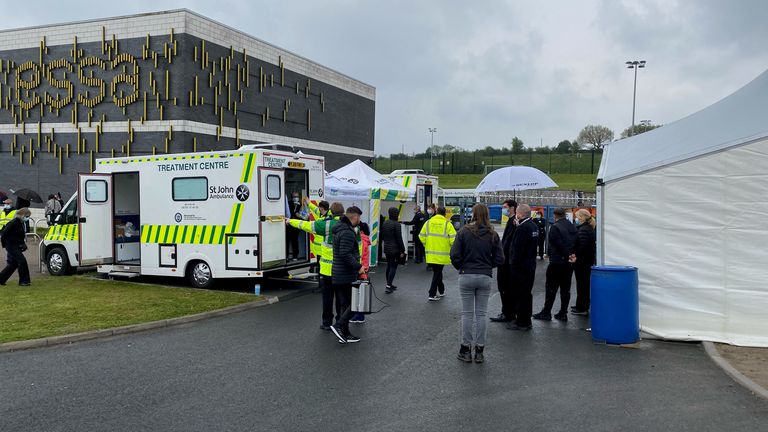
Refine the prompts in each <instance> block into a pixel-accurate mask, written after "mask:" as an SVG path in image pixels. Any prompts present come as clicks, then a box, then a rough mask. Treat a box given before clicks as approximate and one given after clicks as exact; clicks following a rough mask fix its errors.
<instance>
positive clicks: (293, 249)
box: [285, 192, 304, 261]
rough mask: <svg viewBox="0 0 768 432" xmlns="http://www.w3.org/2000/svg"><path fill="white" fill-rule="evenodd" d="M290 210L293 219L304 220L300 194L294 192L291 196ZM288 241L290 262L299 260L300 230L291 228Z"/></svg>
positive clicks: (286, 235) (286, 234)
mask: <svg viewBox="0 0 768 432" xmlns="http://www.w3.org/2000/svg"><path fill="white" fill-rule="evenodd" d="M288 209H289V211H290V213H291V219H304V218H303V217H302V215H301V200H299V193H298V192H293V193H292V194H291V202H289V203H288ZM285 237H286V241H287V246H286V249H287V252H288V257H289V259H290V260H294V261H295V260H297V259H299V230H298V229H296V228H294V227H293V226H289V227H288V229H287V230H286V233H285Z"/></svg>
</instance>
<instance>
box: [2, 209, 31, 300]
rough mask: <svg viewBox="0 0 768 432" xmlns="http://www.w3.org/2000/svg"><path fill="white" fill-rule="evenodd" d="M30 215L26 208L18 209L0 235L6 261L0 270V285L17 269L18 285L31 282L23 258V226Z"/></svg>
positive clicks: (26, 284) (24, 233)
mask: <svg viewBox="0 0 768 432" xmlns="http://www.w3.org/2000/svg"><path fill="white" fill-rule="evenodd" d="M30 215H31V212H30V211H29V209H28V208H26V207H25V208H22V209H19V210H18V211H17V212H16V214H15V215H14V217H13V219H12V220H11V221H10V222H8V223H7V224H6V225H5V228H4V229H3V233H2V235H0V244H2V246H3V248H5V252H6V261H7V264H6V266H5V268H4V269H3V270H2V271H0V285H5V283H6V282H8V278H10V277H11V275H12V274H13V272H15V271H16V270H18V271H19V286H29V285H30V284H31V282H32V281H31V280H30V278H29V266H28V265H27V259H26V258H24V251H25V250H27V243H26V241H25V237H26V229H25V228H24V226H25V224H26V223H27V222H29V216H30Z"/></svg>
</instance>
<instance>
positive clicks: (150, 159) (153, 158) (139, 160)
mask: <svg viewBox="0 0 768 432" xmlns="http://www.w3.org/2000/svg"><path fill="white" fill-rule="evenodd" d="M246 156H251V157H253V153H230V154H196V155H187V156H151V157H139V158H130V159H102V160H99V161H97V164H98V165H115V164H121V163H142V162H163V161H177V160H191V159H214V158H228V157H246Z"/></svg>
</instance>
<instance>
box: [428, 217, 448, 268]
mask: <svg viewBox="0 0 768 432" xmlns="http://www.w3.org/2000/svg"><path fill="white" fill-rule="evenodd" d="M455 239H456V229H454V228H453V224H452V223H451V221H449V220H447V219H446V218H445V216H443V215H435V216H432V217H431V218H430V219H429V220H428V221H427V223H425V224H424V226H423V227H422V228H421V232H420V233H419V240H421V243H422V244H424V251H425V252H426V255H427V264H442V265H448V264H450V263H451V246H453V241H454V240H455Z"/></svg>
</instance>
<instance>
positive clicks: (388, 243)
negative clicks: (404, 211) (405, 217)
mask: <svg viewBox="0 0 768 432" xmlns="http://www.w3.org/2000/svg"><path fill="white" fill-rule="evenodd" d="M380 238H381V241H382V242H383V243H384V253H385V254H387V255H389V256H395V255H400V254H401V253H403V252H405V244H403V235H402V231H401V229H400V222H398V221H394V220H392V219H387V220H385V221H384V223H383V224H382V225H381V234H380Z"/></svg>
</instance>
